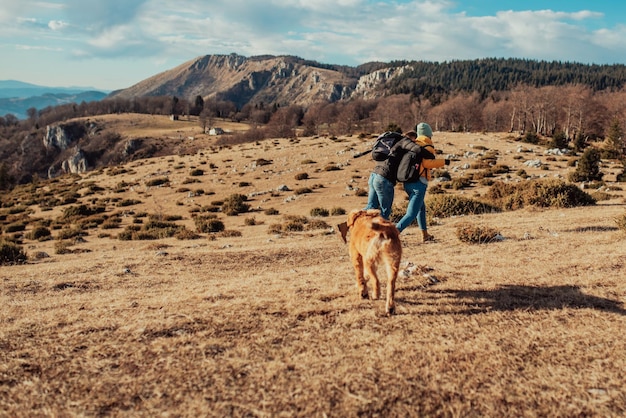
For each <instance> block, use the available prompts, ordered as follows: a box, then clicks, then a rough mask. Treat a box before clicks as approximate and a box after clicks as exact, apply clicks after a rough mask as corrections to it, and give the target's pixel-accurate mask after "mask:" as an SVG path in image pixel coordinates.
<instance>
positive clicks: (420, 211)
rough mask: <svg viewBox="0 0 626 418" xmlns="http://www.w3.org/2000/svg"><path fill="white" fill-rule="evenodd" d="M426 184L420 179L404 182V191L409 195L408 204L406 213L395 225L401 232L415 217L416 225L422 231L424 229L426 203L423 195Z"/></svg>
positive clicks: (424, 194)
mask: <svg viewBox="0 0 626 418" xmlns="http://www.w3.org/2000/svg"><path fill="white" fill-rule="evenodd" d="M427 188H428V185H427V184H425V183H422V182H421V181H419V180H418V181H416V182H414V183H404V191H405V192H406V194H408V195H409V204H408V206H407V207H406V214H405V215H404V216H403V217H402V219H400V221H398V223H397V224H396V227H398V230H399V231H400V232H402V231H403V230H404V229H405V228H406V227H408V226H409V225H411V223H412V222H413V221H414V220H415V219H417V225H418V226H419V227H420V229H421V230H422V231H425V230H426V205H425V204H424V197H425V196H426V189H427Z"/></svg>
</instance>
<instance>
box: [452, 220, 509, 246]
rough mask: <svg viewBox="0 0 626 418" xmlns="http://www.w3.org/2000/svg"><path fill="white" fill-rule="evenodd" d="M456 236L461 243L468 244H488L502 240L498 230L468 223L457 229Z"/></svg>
mask: <svg viewBox="0 0 626 418" xmlns="http://www.w3.org/2000/svg"><path fill="white" fill-rule="evenodd" d="M456 236H457V238H458V239H459V240H460V241H461V242H465V243H467V244H486V243H489V242H494V241H499V240H500V238H499V237H500V232H498V230H496V229H494V228H490V227H485V226H476V225H472V224H468V223H466V224H463V225H459V226H458V227H457V229H456Z"/></svg>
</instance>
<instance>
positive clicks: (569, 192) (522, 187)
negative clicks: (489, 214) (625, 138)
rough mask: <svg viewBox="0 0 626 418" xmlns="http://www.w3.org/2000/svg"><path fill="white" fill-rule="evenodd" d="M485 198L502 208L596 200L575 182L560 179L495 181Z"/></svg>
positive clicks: (569, 204) (583, 203) (570, 204)
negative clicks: (510, 182)
mask: <svg viewBox="0 0 626 418" xmlns="http://www.w3.org/2000/svg"><path fill="white" fill-rule="evenodd" d="M485 198H486V199H488V201H490V202H491V203H492V204H494V205H495V206H498V207H499V208H501V209H503V210H516V209H521V208H523V207H526V206H537V207H546V208H547V207H554V208H571V207H577V206H589V205H594V204H595V203H596V201H595V200H594V198H593V197H591V195H589V194H588V193H585V192H584V191H583V190H581V189H580V188H579V187H577V186H576V185H575V184H571V183H565V182H564V181H561V180H557V179H554V180H531V181H527V182H523V183H517V184H508V183H503V182H496V183H495V184H494V185H493V186H491V188H490V189H489V190H488V191H487V193H486V195H485Z"/></svg>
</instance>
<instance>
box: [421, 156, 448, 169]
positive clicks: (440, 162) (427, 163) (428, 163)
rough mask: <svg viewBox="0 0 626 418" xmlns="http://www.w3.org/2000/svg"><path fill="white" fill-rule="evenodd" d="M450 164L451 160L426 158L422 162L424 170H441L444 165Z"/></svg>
mask: <svg viewBox="0 0 626 418" xmlns="http://www.w3.org/2000/svg"><path fill="white" fill-rule="evenodd" d="M449 164H450V160H444V159H441V158H437V159H426V158H424V159H423V160H422V166H423V167H424V168H428V169H431V168H440V167H443V166H444V165H449Z"/></svg>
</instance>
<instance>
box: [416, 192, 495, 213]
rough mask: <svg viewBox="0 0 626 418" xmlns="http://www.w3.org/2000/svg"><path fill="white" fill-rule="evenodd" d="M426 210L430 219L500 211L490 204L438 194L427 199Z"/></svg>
mask: <svg viewBox="0 0 626 418" xmlns="http://www.w3.org/2000/svg"><path fill="white" fill-rule="evenodd" d="M426 208H427V209H426V214H427V216H428V217H429V218H430V219H432V218H448V217H451V216H463V215H476V214H482V213H492V212H499V211H500V210H499V209H498V208H497V207H495V206H493V205H490V204H488V203H485V202H481V201H478V200H474V199H470V198H467V197H463V196H456V195H450V194H436V195H432V196H429V197H427V198H426Z"/></svg>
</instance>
